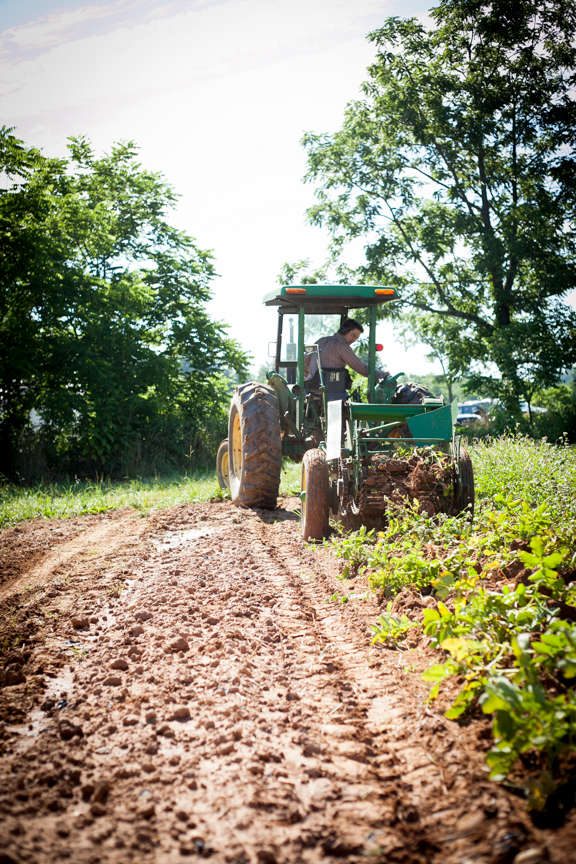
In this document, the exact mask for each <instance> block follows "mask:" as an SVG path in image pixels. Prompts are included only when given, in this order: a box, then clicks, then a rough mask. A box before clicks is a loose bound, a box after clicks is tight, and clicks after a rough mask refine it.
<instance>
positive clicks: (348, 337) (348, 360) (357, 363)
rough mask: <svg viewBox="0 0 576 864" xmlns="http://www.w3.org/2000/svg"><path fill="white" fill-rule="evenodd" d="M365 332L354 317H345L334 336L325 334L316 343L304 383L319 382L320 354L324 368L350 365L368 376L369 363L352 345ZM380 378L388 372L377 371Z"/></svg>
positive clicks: (311, 384) (359, 372) (311, 385)
mask: <svg viewBox="0 0 576 864" xmlns="http://www.w3.org/2000/svg"><path fill="white" fill-rule="evenodd" d="M363 332H364V328H363V327H362V325H361V324H360V323H359V322H358V321H355V320H354V318H345V319H344V320H343V321H342V324H341V325H340V329H339V330H338V332H337V333H334V334H333V335H332V336H323V337H322V338H321V339H318V341H317V342H316V343H315V344H316V345H317V346H318V350H317V351H314V352H313V353H312V354H310V355H308V356H307V358H306V359H307V360H308V364H307V367H306V369H305V372H304V383H305V385H306V386H307V387H315V386H317V385H318V383H319V375H318V354H320V363H321V364H322V368H323V369H344V368H345V367H346V366H349V367H350V368H351V369H353V370H354V371H355V372H358V374H359V375H363V376H364V377H365V378H367V377H368V365H367V364H366V363H364V361H363V360H361V359H360V357H358V355H357V354H355V353H354V351H353V350H352V348H351V347H350V346H351V345H352V343H353V342H356V340H357V339H358V338H359V337H360V335H361V334H362V333H363ZM376 376H377V377H378V378H387V377H388V373H387V372H379V371H377V372H376Z"/></svg>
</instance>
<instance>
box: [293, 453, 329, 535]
mask: <svg viewBox="0 0 576 864" xmlns="http://www.w3.org/2000/svg"><path fill="white" fill-rule="evenodd" d="M302 493H303V494H301V498H300V500H301V502H302V518H301V528H302V537H303V538H304V540H323V539H324V538H325V537H327V536H328V532H329V530H330V523H329V515H330V486H329V480H328V465H327V464H326V456H325V454H324V452H323V451H322V450H318V449H317V448H314V449H313V450H308V451H307V452H306V453H305V454H304V458H303V460H302Z"/></svg>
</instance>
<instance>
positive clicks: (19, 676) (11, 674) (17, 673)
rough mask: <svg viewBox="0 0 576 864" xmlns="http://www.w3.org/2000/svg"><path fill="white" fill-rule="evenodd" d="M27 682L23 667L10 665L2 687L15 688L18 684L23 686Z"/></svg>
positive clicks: (3, 677)
mask: <svg viewBox="0 0 576 864" xmlns="http://www.w3.org/2000/svg"><path fill="white" fill-rule="evenodd" d="M25 681H26V676H25V675H24V673H23V672H22V669H21V667H20V666H19V665H18V664H17V663H10V664H9V665H8V666H7V667H6V669H5V670H4V674H3V675H2V679H1V682H0V686H2V687H15V686H16V685H17V684H23V683H24V682H25Z"/></svg>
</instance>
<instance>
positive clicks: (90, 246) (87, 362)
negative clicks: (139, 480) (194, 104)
mask: <svg viewBox="0 0 576 864" xmlns="http://www.w3.org/2000/svg"><path fill="white" fill-rule="evenodd" d="M0 168H1V171H2V174H1V178H2V179H1V182H0V240H1V242H0V453H1V457H0V458H1V464H0V472H2V473H3V474H5V475H6V476H11V477H14V476H15V475H17V474H18V471H19V472H20V475H21V476H22V475H30V473H31V467H30V466H31V462H32V463H33V462H34V460H36V462H37V463H38V464H36V466H35V467H36V469H37V471H39V472H41V473H42V472H45V471H49V470H52V471H57V472H61V473H63V472H66V471H67V472H77V473H81V474H86V473H94V472H97V473H101V474H104V473H106V474H116V475H118V474H124V473H133V472H138V471H139V472H142V471H146V470H148V471H149V470H156V469H159V468H166V467H168V466H170V465H172V466H178V467H182V466H183V465H186V464H187V465H194V464H197V463H198V462H199V461H202V460H203V459H204V458H205V457H206V456H207V454H208V453H209V452H210V450H211V449H212V448H214V445H215V438H216V437H217V436H220V435H221V432H222V429H221V428H220V427H222V425H223V418H224V416H225V404H226V401H227V400H226V398H225V394H226V392H227V390H228V380H229V379H228V377H227V375H228V373H230V372H231V373H232V374H235V373H236V372H239V371H242V370H243V369H244V366H245V363H246V357H245V356H244V354H243V353H242V351H241V350H240V349H239V347H238V345H237V344H236V343H235V342H234V341H233V340H231V339H230V338H228V336H227V335H226V331H225V328H224V326H223V325H221V324H218V323H216V322H214V321H212V320H211V319H210V317H209V315H208V313H207V310H206V308H205V307H206V302H207V301H208V299H209V297H210V287H209V286H210V280H211V279H212V277H213V275H214V269H213V264H212V257H211V253H209V252H207V251H204V250H202V249H200V248H199V247H198V246H197V244H196V243H195V241H194V240H193V239H192V238H191V237H189V236H188V235H186V234H185V233H183V232H182V231H179V230H177V229H176V228H174V227H172V226H171V225H170V224H169V222H168V221H167V216H166V214H167V212H168V211H169V210H170V209H171V208H172V207H173V206H174V203H175V201H176V196H175V193H174V191H173V190H172V189H171V188H170V187H169V186H168V185H167V183H166V182H165V181H164V180H163V179H162V177H161V176H159V175H157V174H154V173H151V172H149V171H146V170H144V169H143V168H142V166H141V165H140V164H139V163H138V160H137V149H136V147H135V145H134V144H132V143H127V144H116V145H115V146H114V147H113V148H112V150H111V152H110V153H109V154H108V155H105V156H103V157H101V158H97V157H96V155H95V154H94V151H93V149H92V147H91V145H90V144H89V142H88V141H87V140H85V139H83V138H77V139H70V142H69V156H68V158H66V159H55V158H48V157H46V156H44V155H43V154H42V153H41V152H40V151H38V150H36V149H34V148H30V147H27V146H25V145H24V143H23V142H22V141H20V140H19V139H18V138H16V137H15V136H14V135H13V133H12V131H11V130H9V129H7V128H3V129H2V130H0ZM223 397H224V398H223ZM33 467H34V466H33ZM32 473H34V472H33V471H32Z"/></svg>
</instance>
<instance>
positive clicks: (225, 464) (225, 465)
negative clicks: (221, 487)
mask: <svg viewBox="0 0 576 864" xmlns="http://www.w3.org/2000/svg"><path fill="white" fill-rule="evenodd" d="M220 467H221V470H222V476H223V477H225V478H226V480H228V477H229V474H230V468H229V465H228V453H224V455H223V456H222V461H221V463H220Z"/></svg>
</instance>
